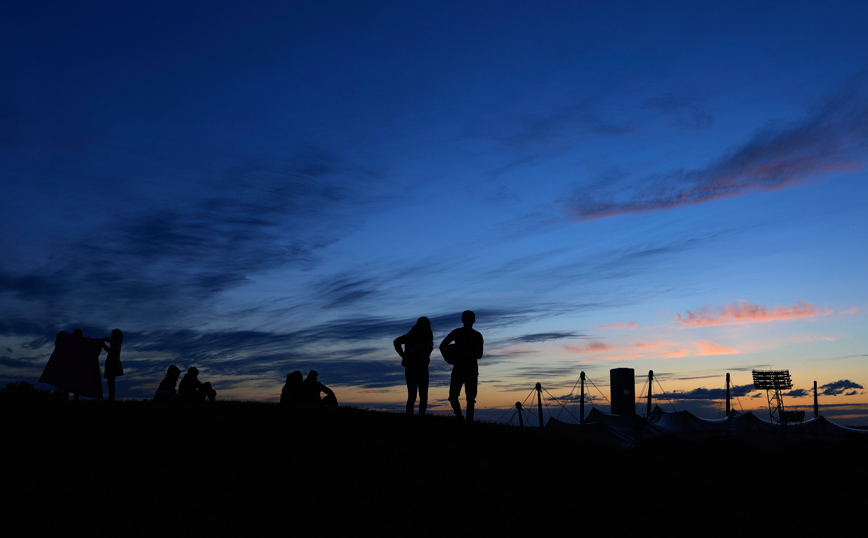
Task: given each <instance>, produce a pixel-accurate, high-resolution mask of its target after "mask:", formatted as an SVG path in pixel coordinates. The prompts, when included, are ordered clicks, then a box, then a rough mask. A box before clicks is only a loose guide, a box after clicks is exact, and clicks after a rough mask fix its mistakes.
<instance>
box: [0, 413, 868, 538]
mask: <svg viewBox="0 0 868 538" xmlns="http://www.w3.org/2000/svg"><path fill="white" fill-rule="evenodd" d="M3 415H4V425H5V433H4V440H5V443H4V444H5V445H6V446H7V447H11V451H8V453H7V456H6V459H5V461H6V465H5V466H6V467H7V470H6V472H4V489H5V493H6V494H7V496H9V495H10V494H11V497H12V499H11V501H10V502H8V503H7V505H6V507H7V508H8V509H9V512H8V513H9V514H10V518H9V519H10V520H11V521H12V522H13V526H14V528H17V529H20V530H27V529H32V530H38V531H40V532H42V531H49V530H53V531H75V530H79V531H82V532H83V533H84V534H85V535H89V534H99V535H110V534H116V535H119V536H155V535H159V534H167V533H168V534H177V533H178V532H189V533H191V534H195V535H204V534H216V535H249V534H275V533H278V532H279V533H281V534H283V533H287V534H294V533H295V532H296V531H301V530H304V531H320V532H322V533H324V534H336V533H341V534H344V533H347V532H349V533H352V534H353V535H357V534H363V535H365V534H370V533H376V534H378V535H383V534H386V535H397V534H423V535H429V534H443V533H447V534H456V533H457V534H460V535H466V534H474V533H483V534H485V535H489V534H491V533H498V534H504V533H508V534H510V535H512V534H515V533H524V532H531V531H532V530H533V529H535V528H537V529H545V528H549V529H564V530H565V529H569V528H575V529H577V530H578V529H579V528H582V529H585V530H586V531H587V530H591V529H594V530H596V531H605V530H606V529H609V528H611V527H612V526H613V525H617V526H618V527H619V528H621V529H622V530H638V529H640V528H642V527H643V525H644V523H643V521H644V520H643V518H642V517H641V515H637V514H646V515H650V514H655V515H654V517H655V518H665V519H666V521H667V523H666V525H667V528H672V529H676V528H681V527H683V528H684V529H689V528H692V527H694V526H695V525H704V524H707V518H708V517H709V516H711V515H712V514H715V513H718V514H719V513H720V512H721V511H722V510H724V509H731V508H732V506H733V504H736V505H742V506H747V507H749V508H750V509H751V510H752V511H756V510H761V509H762V507H763V506H765V505H767V504H768V503H769V502H770V499H769V498H768V494H769V490H770V488H772V486H773V484H772V482H770V481H769V480H770V478H769V477H768V475H765V474H764V473H765V471H764V469H765V466H766V464H768V463H770V462H777V463H784V464H785V465H786V466H787V467H788V468H790V469H792V471H789V472H784V473H782V475H783V476H782V482H781V483H780V486H781V487H780V489H779V490H778V491H779V495H786V497H787V498H788V499H789V501H791V502H799V503H806V504H810V505H813V506H814V507H815V508H817V507H820V508H831V509H834V510H836V511H838V510H846V509H847V507H848V506H852V505H853V504H854V503H855V502H856V501H857V498H854V497H853V496H852V494H846V493H845V492H844V489H847V488H845V487H843V486H845V485H846V484H849V483H854V481H858V482H861V481H864V479H865V478H866V472H865V466H864V462H863V459H862V458H861V457H860V455H861V454H860V453H858V452H857V449H858V447H856V448H853V447H828V446H819V445H818V446H810V447H802V448H799V449H793V450H791V451H788V452H787V453H784V454H779V453H773V454H768V453H760V452H757V451H755V450H752V449H750V448H748V447H745V446H740V445H737V444H728V443H704V444H701V445H698V444H693V445H686V444H673V443H670V444H666V443H658V444H655V445H649V446H647V447H643V448H640V449H636V450H631V451H624V450H617V449H613V448H609V447H603V446H595V445H589V444H586V443H580V442H577V441H576V440H574V439H568V438H562V437H552V436H547V435H541V434H540V432H539V431H534V430H524V431H522V430H519V429H517V428H512V427H507V426H499V425H493V424H485V423H482V424H476V425H474V427H473V428H470V429H467V428H459V427H458V425H457V424H455V423H453V421H452V420H450V419H449V417H429V419H430V420H429V422H428V425H427V427H426V428H424V429H422V430H409V429H408V428H407V427H406V423H405V421H404V417H403V416H401V415H398V414H392V413H381V412H374V411H367V410H361V409H354V408H338V409H334V410H325V412H322V413H310V412H307V411H292V410H289V411H288V410H286V409H283V408H281V407H280V406H278V405H276V404H265V403H242V402H218V403H217V404H215V405H202V406H187V407H184V406H156V405H153V404H151V403H150V402H119V403H116V404H115V405H109V404H108V403H106V402H96V401H83V402H78V403H76V402H62V403H57V402H42V403H39V404H38V405H36V404H34V405H25V404H23V403H16V404H14V405H13V404H8V403H6V404H4V405H3ZM775 466H777V465H772V467H775ZM814 492H816V493H817V495H818V496H819V500H815V501H812V500H811V499H810V496H811V495H813V493H814ZM754 513H756V514H757V516H756V517H760V516H759V514H761V513H762V512H754Z"/></svg>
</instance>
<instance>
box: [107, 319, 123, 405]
mask: <svg viewBox="0 0 868 538" xmlns="http://www.w3.org/2000/svg"><path fill="white" fill-rule="evenodd" d="M103 342H108V343H110V344H111V346H107V345H105V344H103V345H102V347H103V349H105V350H106V353H108V355H107V356H106V358H105V380H106V384H107V385H108V393H109V401H110V402H113V401H115V378H116V377H118V376H122V375H124V367H123V366H122V365H121V345H122V344H123V343H124V333H122V332H121V330H120V329H115V330H113V331H112V335H111V337H109V338H103Z"/></svg>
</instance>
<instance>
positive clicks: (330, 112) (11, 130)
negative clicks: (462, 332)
mask: <svg viewBox="0 0 868 538" xmlns="http://www.w3.org/2000/svg"><path fill="white" fill-rule="evenodd" d="M866 21H868V4H866V3H865V2H858V1H857V2H830V3H819V2H739V1H733V2H695V1H690V2H638V1H637V2H618V1H614V2H533V3H531V2H509V1H498V2H484V1H480V2H451V1H438V2H376V1H370V2H368V1H366V2H331V1H316V2H305V1H300V2H244V3H242V2H189V3H183V4H182V5H179V4H178V3H176V2H172V3H168V2H154V1H148V2H88V3H85V4H82V3H77V2H38V1H34V2H17V3H12V4H11V5H7V6H4V7H3V8H2V13H0V47H2V50H3V51H4V53H3V54H2V55H0V70H2V73H3V75H2V77H3V83H2V84H0V125H2V129H0V179H2V185H3V190H4V191H5V195H4V196H3V197H2V198H0V214H2V228H0V241H2V250H3V252H4V256H3V257H2V258H0V385H3V386H5V384H6V383H8V382H15V381H28V382H31V383H34V384H36V385H37V386H38V387H40V388H50V387H48V386H44V385H41V384H39V383H37V380H38V378H39V376H40V374H41V372H42V368H43V367H44V366H45V363H46V362H47V360H48V357H49V356H50V354H51V352H52V349H53V344H54V338H55V335H56V334H57V333H58V332H60V331H69V332H71V331H72V330H73V329H75V328H80V329H82V330H83V331H84V334H85V335H86V336H91V337H99V338H101V337H104V336H108V335H109V333H110V331H111V330H112V329H113V328H115V327H118V328H120V329H122V330H123V332H124V335H125V339H124V344H123V351H122V353H121V360H122V362H123V366H124V370H125V375H124V376H123V377H121V378H119V379H118V381H117V386H118V395H119V397H122V398H150V397H152V395H153V393H154V391H155V390H156V387H157V385H158V384H159V381H160V379H161V378H162V377H163V375H164V373H165V371H166V368H167V367H168V365H170V364H176V365H178V366H179V367H181V368H182V369H186V368H188V367H190V366H196V367H197V368H198V369H199V370H200V378H201V379H203V380H208V381H211V382H212V383H213V385H214V387H215V389H216V390H217V392H218V398H219V399H236V400H259V401H276V400H277V398H278V396H279V394H280V389H281V387H282V385H283V382H284V380H285V377H286V375H287V374H288V373H289V372H291V371H293V370H296V369H297V370H301V371H303V372H305V373H306V372H307V371H308V370H310V369H316V370H318V371H319V374H320V380H321V381H322V382H323V383H325V384H326V385H328V386H330V387H331V388H332V389H334V391H335V392H336V393H337V396H338V399H339V401H340V403H341V404H342V405H355V406H360V407H367V408H371V409H386V410H395V411H397V410H401V409H403V405H404V402H405V400H406V387H405V385H404V377H403V369H402V368H401V365H400V357H398V355H397V354H396V353H395V351H394V348H393V346H392V340H393V339H394V338H396V337H397V336H400V335H402V334H404V333H406V332H407V331H408V330H409V329H410V328H411V327H412V325H413V324H414V323H415V320H416V319H417V318H418V317H419V316H427V317H429V318H430V319H431V322H432V326H433V329H434V338H435V346H436V345H437V344H438V343H439V341H440V340H441V339H442V338H444V337H445V336H446V334H448V332H449V331H451V330H452V329H453V328H455V327H458V326H460V325H461V321H460V317H461V312H462V311H464V310H468V309H470V310H473V311H474V312H475V313H476V320H477V321H476V325H475V328H476V329H477V330H479V331H480V332H481V333H482V334H483V336H484V338H485V354H484V356H483V358H482V359H481V360H480V388H479V396H478V404H477V409H478V411H477V416H480V417H482V418H488V419H492V420H493V419H498V418H499V417H502V416H503V415H504V413H508V412H509V409H510V408H511V407H512V406H513V405H514V404H515V403H516V402H517V401H518V402H522V401H524V402H528V401H529V400H528V398H529V396H530V395H532V393H533V387H534V385H535V384H536V383H540V384H541V386H542V387H543V388H544V389H545V391H544V396H545V397H546V398H554V400H550V399H549V400H547V405H553V406H555V407H556V406H557V405H556V404H557V402H559V401H566V400H567V399H568V398H569V395H570V394H571V393H572V391H573V389H574V387H575V384H576V381H577V380H578V378H579V375H580V373H581V372H585V374H586V376H587V378H588V379H589V380H590V381H591V382H592V383H593V385H589V391H591V394H590V396H591V398H592V400H591V402H590V403H591V404H593V405H594V406H597V407H600V408H601V410H603V411H606V412H608V410H609V404H608V402H607V401H606V399H605V398H607V397H608V385H609V370H610V369H612V368H633V369H634V371H635V374H636V385H637V386H636V392H637V395H641V394H642V391H643V389H642V385H643V382H645V377H646V376H647V373H648V371H649V370H653V371H654V375H655V382H654V384H653V386H654V388H655V398H656V399H657V400H658V401H659V403H660V405H661V407H663V408H664V409H665V410H670V411H671V410H673V409H675V410H690V411H692V412H694V413H697V414H699V415H700V416H703V417H706V418H716V417H718V416H720V412H721V409H722V401H721V397H722V392H723V389H724V383H725V376H726V374H727V373H729V374H730V375H731V377H732V383H733V385H735V386H736V387H737V394H738V399H737V402H736V403H735V404H734V407H735V408H736V409H738V410H744V411H756V412H758V414H759V416H761V417H767V416H768V402H767V395H766V393H765V392H760V391H754V390H753V386H752V378H751V371H752V370H755V369H762V370H768V369H781V370H783V369H786V370H789V371H790V374H791V376H792V379H793V389H792V391H788V392H787V393H786V394H785V396H784V403H785V406H786V407H787V408H788V409H791V408H795V409H803V410H806V411H807V412H808V416H811V414H812V405H813V392H812V391H813V383H814V382H815V381H816V382H817V385H818V387H819V396H818V399H819V404H820V408H821V414H823V415H824V416H826V417H827V418H829V419H830V420H833V421H836V422H839V423H841V424H849V425H868V394H866V392H865V385H866V383H868V345H866V344H868V334H866V330H865V329H866V307H868V285H866V279H865V266H866V248H865V247H866V239H865V238H866V235H868V215H866V211H865V208H866V207H868V172H866V169H865V164H866V157H868V55H866V52H868V24H866ZM104 358H105V356H104V354H103V356H102V357H101V361H102V360H104ZM449 368H450V367H449V365H447V364H446V363H445V362H444V361H443V360H442V358H441V357H440V355H439V353H438V352H437V351H436V350H435V352H434V354H433V355H432V361H431V366H430V371H431V384H430V386H431V389H430V396H429V407H430V409H431V410H432V411H433V412H435V413H445V412H447V410H448V405H447V403H446V401H445V398H446V396H447V390H448V380H449V371H450V370H449ZM646 390H647V389H646ZM525 405H528V404H527V403H526V404H525ZM589 408H590V405H589Z"/></svg>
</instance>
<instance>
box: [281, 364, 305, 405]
mask: <svg viewBox="0 0 868 538" xmlns="http://www.w3.org/2000/svg"><path fill="white" fill-rule="evenodd" d="M303 382H304V376H303V375H302V373H301V372H299V371H298V370H295V371H293V372H292V373H291V374H288V375H287V376H286V384H285V385H283V390H281V391H280V405H286V406H294V405H298V404H300V403H301V386H302V383H303Z"/></svg>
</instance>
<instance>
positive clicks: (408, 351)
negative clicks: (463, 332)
mask: <svg viewBox="0 0 868 538" xmlns="http://www.w3.org/2000/svg"><path fill="white" fill-rule="evenodd" d="M393 344H394V346H395V351H397V352H398V355H400V356H401V366H403V367H404V379H405V380H406V381H407V417H408V418H410V419H412V418H413V407H414V406H415V405H416V392H417V390H418V392H419V420H424V417H425V410H426V409H427V407H428V363H430V362H431V351H433V350H434V334H433V333H432V332H431V320H429V319H428V318H426V317H425V316H422V317H421V318H419V319H418V320H416V325H413V328H412V329H410V332H408V333H407V334H405V335H402V336H399V337H398V338H395V341H394V342H393ZM401 346H403V348H402V347H401Z"/></svg>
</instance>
